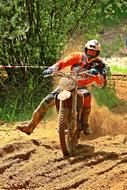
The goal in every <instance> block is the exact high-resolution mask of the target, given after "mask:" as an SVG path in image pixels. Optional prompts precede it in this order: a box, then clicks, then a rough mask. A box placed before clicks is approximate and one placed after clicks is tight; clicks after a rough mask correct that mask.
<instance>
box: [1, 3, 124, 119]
mask: <svg viewBox="0 0 127 190" xmlns="http://www.w3.org/2000/svg"><path fill="white" fill-rule="evenodd" d="M0 12H1V17H0V65H25V66H27V65H44V66H49V65H52V64H53V63H55V62H56V60H57V59H59V58H60V56H61V52H62V50H64V48H65V47H66V46H67V40H68V38H70V37H74V36H76V35H77V32H78V33H79V34H83V37H84V39H86V40H89V39H91V38H97V39H100V38H101V34H100V31H103V28H105V27H106V26H113V25H116V24H117V23H120V22H121V20H123V19H124V18H126V15H127V2H126V1H124V0H113V1H109V0H107V1H105V0H101V1H98V0H91V1H84V0H70V1H68V0H64V1H63V0H55V1H53V0H46V1H44V0H23V1H22V0H18V1H17V0H12V1H8V0H1V2H0ZM126 30H127V29H126ZM120 40H121V39H120V37H119V36H117V37H116V40H115V44H114V46H112V48H111V45H110V44H109V45H108V44H104V51H103V52H104V54H102V55H104V56H107V55H110V53H112V52H113V51H117V50H118V48H119V47H118V45H120V47H121V46H122V42H121V41H120ZM84 43H85V42H84ZM110 49H112V50H111V52H110V51H109V50H110ZM6 72H7V74H8V79H6V80H4V79H3V77H2V79H1V80H0V87H1V86H2V90H3V87H6V88H4V90H3V91H2V90H1V89H0V90H1V93H0V100H1V101H0V117H1V118H3V119H7V120H8V121H10V120H13V119H14V120H15V119H16V120H17V119H20V118H23V117H24V119H25V118H29V117H28V115H31V111H33V110H34V109H35V107H36V105H37V104H38V103H39V101H40V99H42V97H43V96H44V95H45V91H44V90H43V91H42V94H40V91H39V90H37V89H38V87H39V89H40V87H42V89H43V88H44V89H46V88H48V86H47V85H46V84H45V82H44V81H40V80H39V77H38V76H40V75H41V71H40V73H38V71H36V74H35V73H33V71H30V72H29V74H28V75H27V76H28V78H26V72H25V70H24V69H22V70H13V69H11V70H10V69H6ZM41 82H42V83H41ZM50 84H51V83H50ZM41 85H42V86H41ZM48 85H49V84H48ZM43 86H44V87H43ZM51 88H52V87H51ZM6 89H7V91H6ZM105 93H106V92H105ZM40 97H41V98H40ZM36 98H37V101H36ZM9 105H10V106H9ZM21 115H22V116H21Z"/></svg>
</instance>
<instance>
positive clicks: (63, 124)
mask: <svg viewBox="0 0 127 190" xmlns="http://www.w3.org/2000/svg"><path fill="white" fill-rule="evenodd" d="M66 115H67V110H66V108H64V106H63V102H62V101H61V102H60V109H59V117H58V122H59V139H60V146H61V150H62V153H63V155H64V156H67V155H69V152H68V149H67V144H66V134H65V133H66V131H65V130H66V128H67V117H66Z"/></svg>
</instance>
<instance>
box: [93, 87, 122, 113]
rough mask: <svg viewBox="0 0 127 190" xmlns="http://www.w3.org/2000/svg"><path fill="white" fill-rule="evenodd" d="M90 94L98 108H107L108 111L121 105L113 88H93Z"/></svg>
mask: <svg viewBox="0 0 127 190" xmlns="http://www.w3.org/2000/svg"><path fill="white" fill-rule="evenodd" d="M92 94H93V96H94V97H95V99H96V102H97V104H98V105H99V106H107V107H108V108H109V109H112V108H113V107H115V106H117V105H119V104H121V100H120V99H119V98H118V97H117V96H116V94H115V90H114V88H109V87H104V88H101V89H100V88H96V87H95V88H93V89H92Z"/></svg>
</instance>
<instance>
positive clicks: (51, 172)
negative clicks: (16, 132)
mask: <svg viewBox="0 0 127 190" xmlns="http://www.w3.org/2000/svg"><path fill="white" fill-rule="evenodd" d="M0 158H1V161H0V162H1V164H0V189H1V190H2V189H8V190H13V189H30V190H32V189H35V190H43V189H44V190H46V189H47V190H48V189H51V190H65V189H66V190H68V189H82V190H84V189H85V190H87V189H88V190H93V189H98V190H100V189H101V190H107V189H113V187H114V188H115V190H116V189H117V188H116V187H117V186H118V190H122V189H127V136H126V135H118V136H116V137H111V136H105V137H99V138H97V139H96V140H92V141H88V140H85V141H82V142H80V144H79V145H78V147H77V154H76V155H75V156H74V157H63V156H62V153H61V150H60V146H59V142H58V141H55V140H53V141H52V140H51V139H49V138H46V137H43V138H42V139H34V138H31V139H27V138H26V140H24V137H23V140H22V139H21V138H19V139H17V140H16V141H15V142H12V141H11V142H10V143H8V144H6V145H4V146H3V147H2V148H1V149H0Z"/></svg>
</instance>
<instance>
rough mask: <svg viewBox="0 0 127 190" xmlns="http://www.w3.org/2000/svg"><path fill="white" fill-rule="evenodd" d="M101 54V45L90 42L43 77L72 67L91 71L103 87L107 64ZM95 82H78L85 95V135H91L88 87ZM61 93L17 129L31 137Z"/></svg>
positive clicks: (51, 94)
mask: <svg viewBox="0 0 127 190" xmlns="http://www.w3.org/2000/svg"><path fill="white" fill-rule="evenodd" d="M100 52H101V44H100V43H99V42H98V41H97V40H94V39H93V40H90V41H88V42H87V43H86V44H85V48H84V51H83V52H74V53H72V54H70V55H68V56H67V57H65V58H64V59H61V60H59V61H58V62H57V63H55V64H54V65H52V66H51V67H49V68H48V69H46V70H44V71H43V75H49V74H51V73H53V72H54V71H59V70H61V69H64V68H65V67H67V66H71V71H78V72H80V71H82V70H83V69H86V70H89V72H90V73H91V74H92V75H94V80H95V81H96V84H97V85H98V86H100V87H103V86H104V85H105V84H106V72H105V69H106V68H105V64H104V62H103V61H102V60H101V58H100V57H99V54H100ZM92 82H93V77H88V78H87V79H85V80H83V79H82V80H79V81H78V88H79V90H80V91H81V92H82V93H83V95H84V106H83V110H82V115H81V128H82V130H83V133H84V134H85V135H89V134H91V129H90V128H89V124H88V119H89V115H90V111H91V94H90V92H89V91H88V89H87V85H88V84H91V83H92ZM58 92H59V87H58V88H56V89H55V90H54V91H53V92H51V93H50V94H49V95H47V96H46V97H45V98H44V99H43V100H42V101H41V103H40V104H39V106H38V107H37V108H36V109H35V111H34V112H33V114H32V118H31V120H30V122H29V124H27V125H26V126H18V127H17V129H18V130H20V131H22V132H24V133H26V134H27V135H30V134H31V133H32V132H33V130H34V129H35V127H36V126H37V125H38V124H39V122H40V121H41V120H42V118H43V117H44V116H45V114H46V113H47V111H48V108H49V107H52V106H53V105H54V104H55V101H54V97H55V95H56V94H57V93H58Z"/></svg>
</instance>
